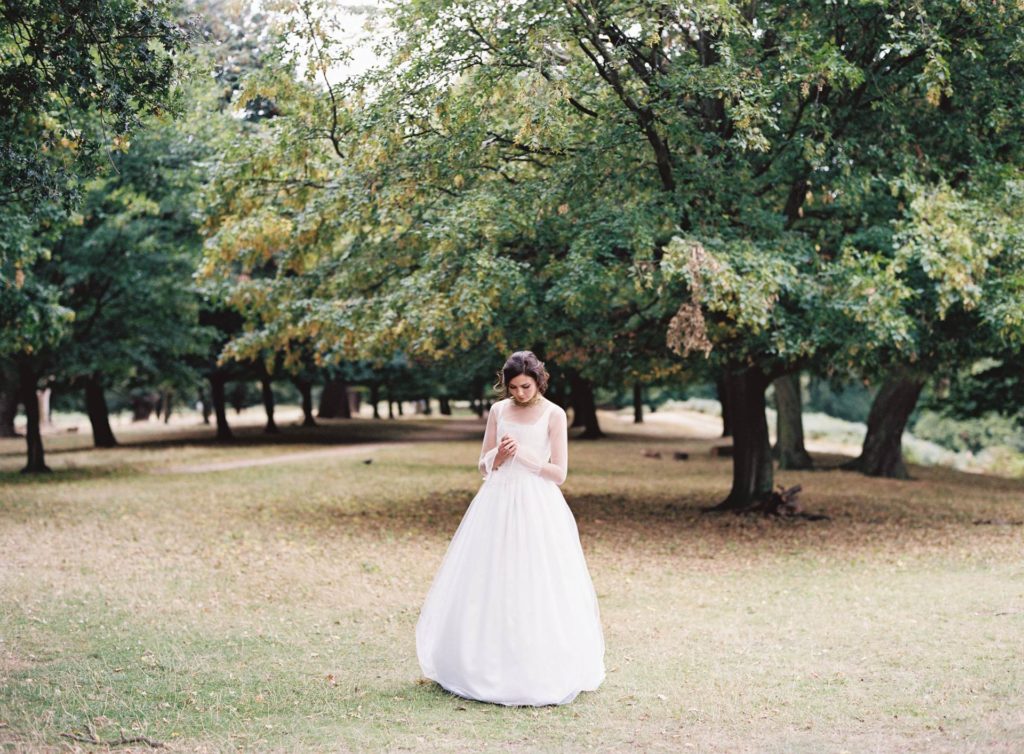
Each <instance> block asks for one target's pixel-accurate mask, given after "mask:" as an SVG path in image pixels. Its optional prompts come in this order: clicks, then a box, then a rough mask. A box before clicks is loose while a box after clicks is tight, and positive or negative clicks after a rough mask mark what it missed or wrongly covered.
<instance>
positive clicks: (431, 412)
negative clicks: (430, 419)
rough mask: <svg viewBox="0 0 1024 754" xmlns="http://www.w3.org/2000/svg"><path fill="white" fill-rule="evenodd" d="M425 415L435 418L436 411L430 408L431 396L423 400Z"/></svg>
mask: <svg viewBox="0 0 1024 754" xmlns="http://www.w3.org/2000/svg"><path fill="white" fill-rule="evenodd" d="M423 415H424V416H433V415H434V409H433V408H431V406H430V396H429V395H428V396H427V397H426V398H424V399H423Z"/></svg>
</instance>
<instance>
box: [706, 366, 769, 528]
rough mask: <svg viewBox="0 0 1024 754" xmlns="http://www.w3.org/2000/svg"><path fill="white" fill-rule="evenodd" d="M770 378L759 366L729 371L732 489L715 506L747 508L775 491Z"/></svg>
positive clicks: (727, 381)
mask: <svg viewBox="0 0 1024 754" xmlns="http://www.w3.org/2000/svg"><path fill="white" fill-rule="evenodd" d="M768 382H769V381H768V378H767V377H766V376H765V374H764V373H763V372H762V371H761V370H760V369H758V368H756V367H744V368H743V369H742V370H739V371H733V370H728V371H727V372H726V374H725V377H724V386H723V387H724V392H725V396H726V400H727V401H728V403H729V405H730V407H731V411H732V416H733V419H734V420H735V424H734V426H733V450H732V456H733V458H732V490H731V491H730V492H729V496H728V497H727V498H726V499H725V500H723V501H722V502H721V503H719V504H718V505H717V506H715V508H714V509H713V510H719V511H741V510H745V509H747V508H751V507H753V506H755V505H758V504H760V503H763V502H765V501H766V500H767V499H768V497H769V496H770V495H771V493H772V484H773V482H774V477H773V469H772V449H771V443H770V442H769V439H768V419H767V417H765V400H764V391H765V390H766V389H767V388H768Z"/></svg>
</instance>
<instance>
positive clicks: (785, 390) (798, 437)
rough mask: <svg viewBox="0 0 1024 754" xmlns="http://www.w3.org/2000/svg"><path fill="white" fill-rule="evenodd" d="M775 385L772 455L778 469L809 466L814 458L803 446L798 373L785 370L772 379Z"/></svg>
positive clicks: (801, 403) (802, 422) (811, 466)
mask: <svg viewBox="0 0 1024 754" xmlns="http://www.w3.org/2000/svg"><path fill="white" fill-rule="evenodd" d="M772 385H773V387H774V388H775V408H776V411H777V414H776V425H775V426H776V442H775V452H774V455H775V457H776V458H778V459H779V468H780V469H810V468H813V466H814V462H813V461H812V460H811V456H810V454H809V453H808V452H807V449H806V448H805V447H804V421H803V402H802V401H801V399H800V374H799V373H794V374H786V375H783V376H782V377H778V378H776V379H775V381H774V382H773V383H772Z"/></svg>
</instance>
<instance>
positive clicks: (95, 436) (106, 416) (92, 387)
mask: <svg viewBox="0 0 1024 754" xmlns="http://www.w3.org/2000/svg"><path fill="white" fill-rule="evenodd" d="M85 411H86V413H87V414H88V415H89V423H90V424H92V444H93V445H94V446H95V447H97V448H113V447H116V446H117V439H116V438H115V437H114V432H113V430H112V429H111V428H110V412H109V411H108V410H107V399H106V396H104V395H103V383H102V381H100V378H99V376H97V375H95V374H94V375H91V376H89V377H87V378H86V380H85Z"/></svg>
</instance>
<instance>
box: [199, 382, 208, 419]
mask: <svg viewBox="0 0 1024 754" xmlns="http://www.w3.org/2000/svg"><path fill="white" fill-rule="evenodd" d="M199 408H200V410H201V411H202V414H203V424H209V423H210V399H209V398H207V397H206V391H205V390H200V391H199Z"/></svg>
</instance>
